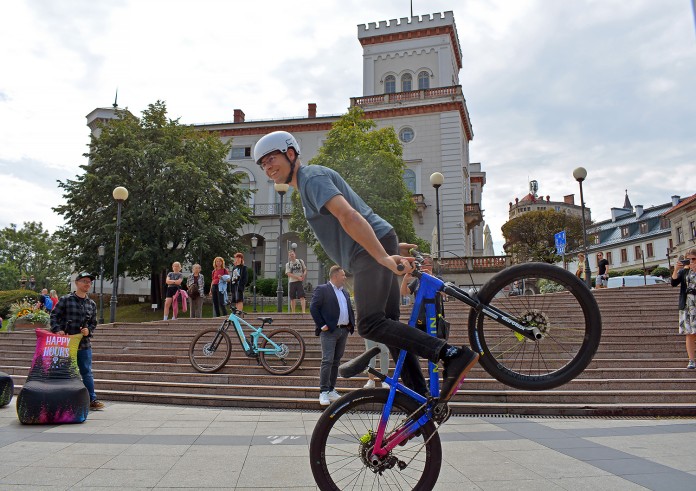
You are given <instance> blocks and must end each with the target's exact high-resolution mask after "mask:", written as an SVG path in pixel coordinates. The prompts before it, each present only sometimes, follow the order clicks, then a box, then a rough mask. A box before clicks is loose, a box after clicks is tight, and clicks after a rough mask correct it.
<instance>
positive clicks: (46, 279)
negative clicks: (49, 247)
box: [44, 259, 53, 288]
mask: <svg viewBox="0 0 696 491" xmlns="http://www.w3.org/2000/svg"><path fill="white" fill-rule="evenodd" d="M51 264H53V261H51V260H50V259H49V260H48V261H46V266H47V267H46V274H45V275H44V288H48V275H49V274H50V273H51Z"/></svg>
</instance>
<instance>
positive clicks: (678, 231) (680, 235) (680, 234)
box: [677, 227, 684, 244]
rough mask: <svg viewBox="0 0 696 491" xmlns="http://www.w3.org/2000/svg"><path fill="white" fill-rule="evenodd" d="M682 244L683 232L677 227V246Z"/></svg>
mask: <svg viewBox="0 0 696 491" xmlns="http://www.w3.org/2000/svg"><path fill="white" fill-rule="evenodd" d="M683 243H684V230H682V228H681V227H677V244H683Z"/></svg>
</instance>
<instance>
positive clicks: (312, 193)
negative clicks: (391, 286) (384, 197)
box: [297, 165, 393, 272]
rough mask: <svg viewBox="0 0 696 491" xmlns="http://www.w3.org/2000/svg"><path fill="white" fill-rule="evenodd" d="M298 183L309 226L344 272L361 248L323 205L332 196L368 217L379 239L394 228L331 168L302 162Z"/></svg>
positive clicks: (298, 171) (349, 267)
mask: <svg viewBox="0 0 696 491" xmlns="http://www.w3.org/2000/svg"><path fill="white" fill-rule="evenodd" d="M297 185H298V190H299V192H300V198H301V199H302V208H303V209H304V215H305V218H306V219H307V222H308V223H309V226H310V228H311V229H312V230H313V231H314V234H315V235H316V236H317V239H318V240H319V243H320V244H321V246H322V247H323V248H324V250H325V251H326V253H327V254H328V255H329V257H330V258H331V259H332V260H333V261H334V262H336V264H338V265H339V266H341V267H342V268H343V269H345V270H346V271H347V272H350V270H351V263H352V261H353V259H354V258H355V256H356V255H357V254H358V253H360V252H361V251H363V250H364V248H363V247H362V246H361V245H360V244H358V243H357V242H355V241H354V240H353V239H352V238H351V237H350V235H348V234H347V233H346V232H345V231H344V230H343V227H341V224H340V222H339V221H338V219H337V218H336V217H335V216H333V215H332V214H331V213H330V212H329V210H327V209H326V208H325V207H324V205H325V204H326V203H327V202H328V201H329V200H330V199H331V198H333V197H334V196H336V195H339V194H340V195H342V196H343V197H344V198H345V200H346V201H347V202H348V204H349V205H350V206H352V207H353V208H354V209H355V210H356V211H357V212H358V213H360V214H361V215H362V216H363V217H364V218H365V220H367V223H369V224H370V226H371V227H372V229H373V230H374V231H375V235H376V236H377V238H378V239H381V238H382V237H384V236H385V235H387V233H389V232H390V231H391V230H392V228H393V227H392V226H391V225H390V224H389V222H387V221H386V220H384V219H383V218H382V217H380V216H379V215H377V214H376V213H375V212H374V211H372V208H370V207H369V206H367V204H365V202H364V201H363V200H362V198H360V196H358V195H357V194H355V191H353V190H352V189H351V187H350V186H349V185H348V183H346V181H344V180H343V178H342V177H341V176H340V175H339V174H338V172H336V171H335V170H333V169H329V168H328V167H323V166H321V165H309V166H304V165H303V166H301V167H300V168H299V169H298V170H297Z"/></svg>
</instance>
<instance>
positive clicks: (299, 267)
mask: <svg viewBox="0 0 696 491" xmlns="http://www.w3.org/2000/svg"><path fill="white" fill-rule="evenodd" d="M285 274H286V275H287V276H288V295H289V296H290V312H292V313H293V314H294V313H295V306H296V305H297V299H298V298H299V299H300V305H301V306H302V313H303V314H304V313H305V310H307V300H306V299H305V292H304V287H303V286H302V282H303V281H304V279H305V278H306V277H307V266H305V263H304V261H303V260H302V259H297V255H296V254H295V251H294V250H290V251H288V262H287V263H285Z"/></svg>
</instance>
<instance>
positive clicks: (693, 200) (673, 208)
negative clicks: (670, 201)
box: [662, 194, 696, 216]
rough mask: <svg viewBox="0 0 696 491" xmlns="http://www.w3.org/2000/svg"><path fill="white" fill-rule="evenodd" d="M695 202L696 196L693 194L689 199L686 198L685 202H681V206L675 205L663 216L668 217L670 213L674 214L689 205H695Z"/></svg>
mask: <svg viewBox="0 0 696 491" xmlns="http://www.w3.org/2000/svg"><path fill="white" fill-rule="evenodd" d="M695 201H696V194H692V195H691V196H689V197H688V198H684V199H683V200H681V202H680V203H679V204H677V205H674V206H673V207H672V208H670V209H669V210H667V211H666V212H664V213H663V214H662V216H667V215H669V214H670V213H672V212H674V211H677V210H678V209H680V208H682V207H684V206H686V205H688V204H689V203H693V202H695Z"/></svg>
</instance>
